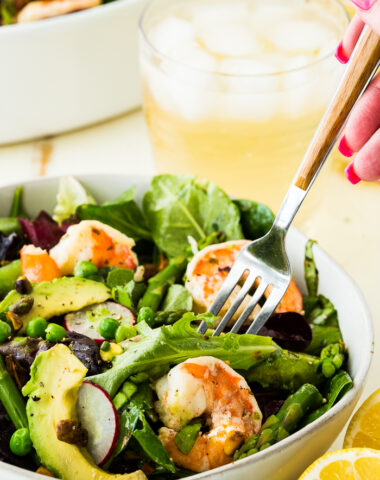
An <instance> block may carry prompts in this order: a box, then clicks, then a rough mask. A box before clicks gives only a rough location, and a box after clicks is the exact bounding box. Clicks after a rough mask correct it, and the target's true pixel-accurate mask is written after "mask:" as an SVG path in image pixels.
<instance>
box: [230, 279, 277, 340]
mask: <svg viewBox="0 0 380 480" xmlns="http://www.w3.org/2000/svg"><path fill="white" fill-rule="evenodd" d="M267 288H268V284H267V283H265V282H264V280H261V282H260V284H259V286H258V287H257V289H256V291H255V293H254V294H253V296H252V298H251V300H250V301H249V303H248V305H247V306H246V307H245V309H244V311H243V312H242V314H241V315H240V317H239V318H238V319H237V321H236V322H235V325H234V326H233V327H232V328H231V332H232V333H238V331H239V330H240V328H241V327H242V325H243V324H244V322H245V321H246V320H247V318H248V317H249V316H250V314H251V312H252V311H253V309H254V308H255V307H256V305H257V304H258V303H259V300H260V298H261V297H262V296H263V295H264V292H265V290H266V289H267Z"/></svg>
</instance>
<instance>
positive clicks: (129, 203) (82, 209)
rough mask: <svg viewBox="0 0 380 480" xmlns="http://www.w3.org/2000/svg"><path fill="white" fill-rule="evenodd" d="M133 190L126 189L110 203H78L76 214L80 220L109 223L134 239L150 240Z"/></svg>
mask: <svg viewBox="0 0 380 480" xmlns="http://www.w3.org/2000/svg"><path fill="white" fill-rule="evenodd" d="M134 190H135V189H134V188H131V189H129V190H126V191H125V192H124V193H122V194H121V195H120V196H119V197H118V198H117V199H116V200H114V201H113V202H112V203H110V202H107V203H104V204H103V205H91V204H90V205H79V206H78V208H77V210H76V214H77V216H78V217H79V218H80V219H81V220H98V221H99V222H103V223H105V224H107V225H110V226H111V227H113V228H116V230H119V231H120V232H122V233H124V234H125V235H127V236H128V237H131V238H133V239H134V240H135V241H138V240H151V239H152V235H151V233H150V231H149V228H148V226H147V224H146V221H145V218H144V216H143V214H142V212H141V210H140V208H139V207H138V205H137V203H136V202H135V201H134V200H133V197H134Z"/></svg>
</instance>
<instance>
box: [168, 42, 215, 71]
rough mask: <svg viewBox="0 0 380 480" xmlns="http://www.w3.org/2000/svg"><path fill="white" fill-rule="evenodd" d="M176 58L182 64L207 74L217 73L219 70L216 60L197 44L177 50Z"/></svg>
mask: <svg viewBox="0 0 380 480" xmlns="http://www.w3.org/2000/svg"><path fill="white" fill-rule="evenodd" d="M174 56H175V58H176V59H177V60H179V61H180V62H181V63H182V64H184V65H186V66H188V67H191V68H193V69H199V70H202V71H206V72H215V70H216V68H217V63H218V62H217V60H216V58H215V57H214V56H213V55H211V54H209V53H207V52H206V51H205V50H202V48H200V47H199V45H197V44H195V43H194V44H192V45H186V46H181V47H178V48H177V49H176V52H175V55H174ZM190 75H191V73H190Z"/></svg>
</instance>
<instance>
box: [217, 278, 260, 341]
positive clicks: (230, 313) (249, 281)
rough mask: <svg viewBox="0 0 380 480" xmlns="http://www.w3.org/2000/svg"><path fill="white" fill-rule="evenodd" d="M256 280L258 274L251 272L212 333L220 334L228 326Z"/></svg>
mask: <svg viewBox="0 0 380 480" xmlns="http://www.w3.org/2000/svg"><path fill="white" fill-rule="evenodd" d="M255 280H256V274H255V273H252V272H250V273H249V275H248V278H247V280H246V281H245V283H244V285H243V286H242V288H241V290H240V292H239V293H238V295H237V296H236V298H235V300H234V301H233V302H232V305H231V306H230V308H229V309H228V310H227V312H226V314H225V315H224V317H223V318H222V320H221V322H220V323H219V325H218V326H217V327H216V329H215V331H214V333H213V334H212V336H213V337H216V336H217V335H219V334H220V333H221V332H223V330H224V329H225V328H226V326H227V325H228V322H229V321H230V320H231V318H232V316H233V315H234V313H235V312H236V310H237V309H238V308H239V306H240V304H241V302H242V301H243V300H244V298H245V297H246V295H247V293H248V292H249V290H250V288H251V287H252V285H253V284H254V282H255Z"/></svg>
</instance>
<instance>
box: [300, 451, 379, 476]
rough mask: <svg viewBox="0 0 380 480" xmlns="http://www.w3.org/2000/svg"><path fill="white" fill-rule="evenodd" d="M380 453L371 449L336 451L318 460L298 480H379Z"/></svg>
mask: <svg viewBox="0 0 380 480" xmlns="http://www.w3.org/2000/svg"><path fill="white" fill-rule="evenodd" d="M379 478H380V452H379V451H377V450H372V449H370V448H349V449H346V450H336V451H335V452H329V453H326V454H325V455H323V457H321V458H319V459H318V460H316V461H315V462H314V463H313V464H312V465H311V466H310V467H309V468H308V469H307V470H305V472H304V473H303V474H302V475H301V476H300V478H299V479H298V480H378V479H379Z"/></svg>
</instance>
